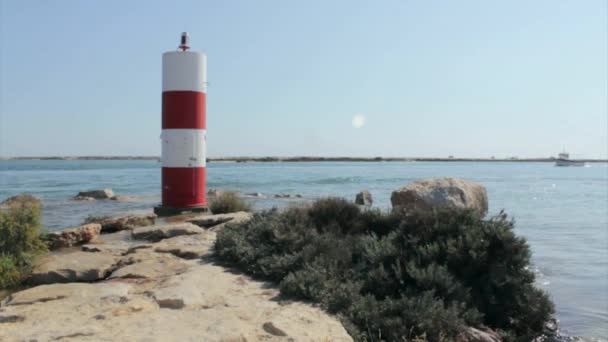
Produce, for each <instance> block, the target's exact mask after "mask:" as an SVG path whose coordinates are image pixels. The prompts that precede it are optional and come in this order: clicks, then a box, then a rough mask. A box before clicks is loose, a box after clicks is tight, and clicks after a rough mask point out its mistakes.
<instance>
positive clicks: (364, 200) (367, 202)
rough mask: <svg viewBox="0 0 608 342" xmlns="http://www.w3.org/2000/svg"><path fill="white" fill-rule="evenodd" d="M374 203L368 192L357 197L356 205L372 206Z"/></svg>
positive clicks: (364, 191) (363, 192) (365, 191)
mask: <svg viewBox="0 0 608 342" xmlns="http://www.w3.org/2000/svg"><path fill="white" fill-rule="evenodd" d="M373 202H374V200H373V199H372V194H371V193H370V192H369V191H367V190H363V191H361V192H360V193H358V194H357V196H356V197H355V204H358V205H364V206H371V205H372V203H373Z"/></svg>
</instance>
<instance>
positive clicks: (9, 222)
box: [0, 200, 47, 288]
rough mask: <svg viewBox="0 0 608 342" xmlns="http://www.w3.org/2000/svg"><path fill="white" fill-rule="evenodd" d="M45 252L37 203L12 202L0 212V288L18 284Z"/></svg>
mask: <svg viewBox="0 0 608 342" xmlns="http://www.w3.org/2000/svg"><path fill="white" fill-rule="evenodd" d="M46 250H47V247H46V244H45V243H44V242H43V241H42V239H41V229H40V204H39V203H38V202H34V201H25V200H24V201H13V202H11V203H10V204H8V205H7V207H5V208H3V209H2V210H0V288H8V287H13V286H15V285H17V284H19V282H21V281H22V280H23V278H24V277H25V276H26V275H27V273H28V272H29V271H30V269H31V267H32V266H33V264H34V261H35V259H36V257H38V256H40V255H41V254H42V253H44V252H45V251H46Z"/></svg>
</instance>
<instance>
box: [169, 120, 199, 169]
mask: <svg viewBox="0 0 608 342" xmlns="http://www.w3.org/2000/svg"><path fill="white" fill-rule="evenodd" d="M206 134H207V131H206V130H204V129H163V132H162V134H161V140H162V152H161V164H162V166H163V167H205V166H206V164H207V161H206V157H207V146H206V145H207V144H206V142H207V138H206Z"/></svg>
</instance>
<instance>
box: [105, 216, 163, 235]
mask: <svg viewBox="0 0 608 342" xmlns="http://www.w3.org/2000/svg"><path fill="white" fill-rule="evenodd" d="M155 222H156V214H147V215H128V216H121V217H110V218H106V219H103V220H100V221H99V222H97V223H99V224H101V233H102V234H107V233H114V232H117V231H121V230H129V229H133V228H137V227H145V226H150V225H153V224H154V223H155Z"/></svg>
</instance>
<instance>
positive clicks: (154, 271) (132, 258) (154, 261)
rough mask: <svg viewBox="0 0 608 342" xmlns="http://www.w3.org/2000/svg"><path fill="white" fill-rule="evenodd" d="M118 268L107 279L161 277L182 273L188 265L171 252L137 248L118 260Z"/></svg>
mask: <svg viewBox="0 0 608 342" xmlns="http://www.w3.org/2000/svg"><path fill="white" fill-rule="evenodd" d="M117 267H118V268H117V269H116V270H115V271H114V272H112V274H111V275H110V276H109V277H108V279H114V278H136V279H141V278H162V277H168V276H171V275H176V274H180V273H184V272H185V271H187V270H188V269H189V268H190V265H188V264H187V263H185V262H184V261H182V260H181V259H180V258H178V257H175V256H173V255H171V254H163V253H154V252H151V251H149V250H147V249H144V250H138V251H136V252H135V253H133V254H130V255H128V256H127V257H125V258H123V259H121V260H120V262H119V263H118V266H117Z"/></svg>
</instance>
